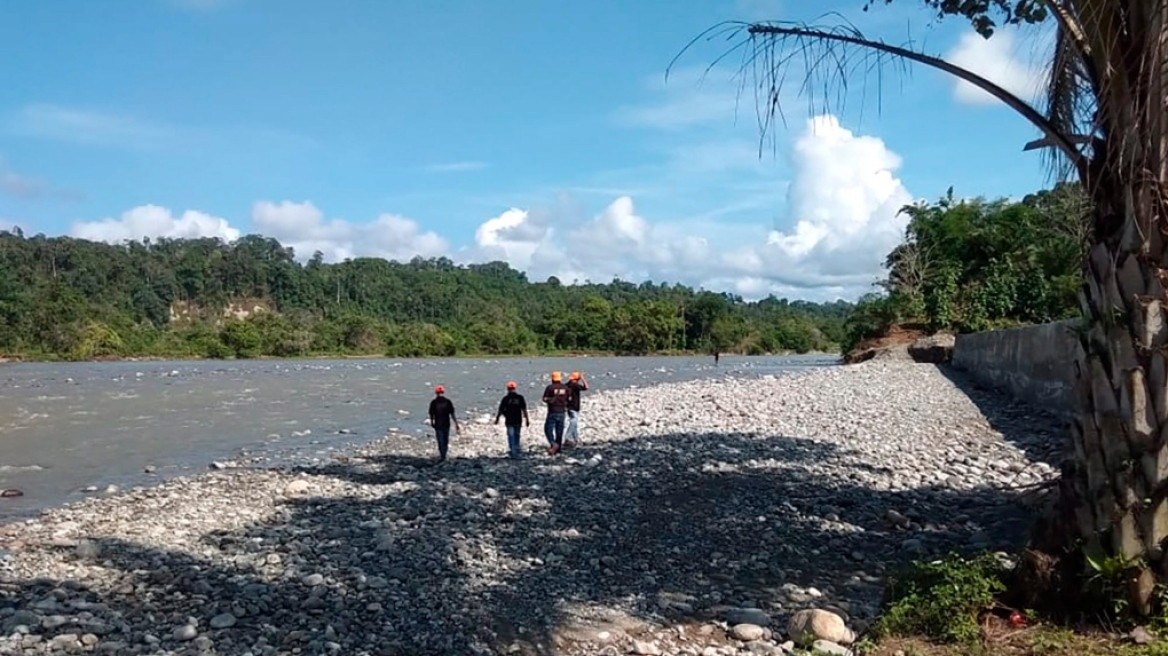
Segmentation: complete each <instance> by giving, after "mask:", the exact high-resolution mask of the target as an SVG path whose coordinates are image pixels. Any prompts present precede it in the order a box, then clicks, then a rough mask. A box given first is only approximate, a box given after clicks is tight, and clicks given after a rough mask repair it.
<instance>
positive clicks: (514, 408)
mask: <svg viewBox="0 0 1168 656" xmlns="http://www.w3.org/2000/svg"><path fill="white" fill-rule="evenodd" d="M516 387H518V385H516V384H515V381H511V382H509V383H507V396H504V397H503V400H502V401H500V402H499V412H497V413H496V414H495V425H496V426H498V425H499V417H503V418H504V419H505V420H506V421H505V422H504V424H503V425H504V426H506V427H507V452H508V455H510V456H511V459H512V460H515V459H517V458H519V430H520V428H519V427H520V425H521V424H527V426H528V427H529V428H530V427H531V420H530V419H529V418H528V417H527V399H525V398H523V395H522V394H520V393H519V392H516V391H515V388H516Z"/></svg>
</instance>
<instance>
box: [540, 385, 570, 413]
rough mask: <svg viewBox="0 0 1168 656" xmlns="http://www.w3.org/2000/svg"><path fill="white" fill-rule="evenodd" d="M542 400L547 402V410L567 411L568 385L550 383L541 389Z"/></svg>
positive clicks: (552, 411)
mask: <svg viewBox="0 0 1168 656" xmlns="http://www.w3.org/2000/svg"><path fill="white" fill-rule="evenodd" d="M543 402H544V403H546V404H547V407H548V412H550V413H556V412H567V411H568V386H567V385H565V384H563V383H552V384H551V385H548V386H547V387H545V388H544V390H543Z"/></svg>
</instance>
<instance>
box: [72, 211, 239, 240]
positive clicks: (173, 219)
mask: <svg viewBox="0 0 1168 656" xmlns="http://www.w3.org/2000/svg"><path fill="white" fill-rule="evenodd" d="M69 234H70V236H73V237H77V238H79V239H88V240H90V241H104V242H109V243H114V244H117V243H121V242H123V241H127V240H140V239H142V238H143V237H172V238H183V239H194V238H197V237H218V238H220V239H223V240H225V241H234V240H236V239H239V237H240V235H241V233H240V231H239V229H238V228H234V227H232V226H231V224H230V223H228V221H227V219H224V218H220V217H217V216H211V215H210V214H206V213H204V212H197V211H194V210H187V211H185V212H183V213H182V214H181V215H179V216H176V215H174V214H173V213H171V211H170V210H169V209H167V208H165V207H159V206H158V205H140V206H138V207H135V208H133V209H130V210H127V211H126V212H123V213H122V215H121V216H120V217H118V218H116V219H115V218H106V219H101V220H99V221H80V222H77V223H74V224H73V225H72V226H71V227H70V228H69Z"/></svg>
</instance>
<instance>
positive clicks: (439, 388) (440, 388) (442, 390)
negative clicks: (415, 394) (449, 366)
mask: <svg viewBox="0 0 1168 656" xmlns="http://www.w3.org/2000/svg"><path fill="white" fill-rule="evenodd" d="M434 393H435V394H445V393H446V388H445V387H443V386H441V385H438V386H437V387H435V388H434Z"/></svg>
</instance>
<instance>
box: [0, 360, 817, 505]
mask: <svg viewBox="0 0 1168 656" xmlns="http://www.w3.org/2000/svg"><path fill="white" fill-rule="evenodd" d="M834 362H835V358H834V357H826V356H783V357H725V358H722V360H721V362H720V363H719V365H718V366H715V365H714V362H713V359H712V358H709V357H646V358H616V357H605V358H595V357H577V358H514V359H512V358H508V359H502V360H485V359H484V360H478V359H449V360H429V359H426V360H388V359H350V360H251V361H227V362H224V361H200V362H112V363H109V362H107V363H69V364H41V363H18V364H5V365H0V488H17V489H19V490H22V491H23V492H24V496H22V497H15V498H0V524H2V523H4V522H5V521H10V520H12V519H15V518H18V517H21V516H27V515H30V514H34V513H36V512H37V511H39V510H41V509H43V508H47V507H52V506H56V505H59V504H61V503H66V502H68V501H71V500H75V499H79V498H81V497H82V495H84V494H87V493H88V492H86V490H85V488H89V487H91V486H97V487H98V488H104V487H105V486H107V485H111V484H112V485H117V486H119V487H126V486H132V485H142V484H149V483H152V482H157V481H158V480H160V478H164V477H167V476H174V475H179V474H184V473H190V472H191V471H198V470H202V469H205V468H206V467H207V466H208V465H209V464H210V463H211V462H215V461H224V460H230V459H233V458H239V457H241V455H251V456H256V455H258V456H263V457H267V458H271V459H273V460H274V461H281V460H288V459H299V458H304V457H313V456H319V455H323V454H325V453H327V452H329V451H332V450H336V449H343V448H346V447H349V446H352V445H355V444H361V443H366V442H369V441H371V440H374V439H377V438H381V437H383V436H385V435H386V433H387V431H388V430H391V429H396V431H398V432H400V433H402V434H406V435H410V434H415V435H421V434H424V433H426V426H425V424H424V423H423V421H424V419H425V417H426V407H427V404H428V403H429V400H430V399H431V398H432V397H433V392H432V389H433V386H434V385H436V384H442V385H445V386H446V390H447V395H448V396H449V397H450V398H451V399H452V400H453V401H454V403H455V406H456V407H457V409H458V410H459V414H460V415H461V416H467V414H468V413H469V414H478V413H483V412H491V411H492V410H493V409H494V408H495V407H496V404H497V403H498V400H499V398H500V397H501V395H502V394H503V393H504V392H505V390H504V389H503V387H504V384H505V383H506V382H507V380H515V381H516V382H518V383H519V388H520V391H524V392H525V393H526V394H527V395H528V398H529V400H531V397H532V396H536V397H538V395H539V393H540V392H541V391H542V389H543V386H544V385H545V384H546V382H547V376H548V372H550V371H552V370H556V369H559V370H563V371H564V372H565V373H567V372H570V371H576V370H579V371H582V372H584V375H585V376H586V377H587V378H588V381H589V384H590V385H591V388H592V390H594V391H600V390H604V389H618V388H627V387H634V386H644V385H649V384H653V383H656V382H670V381H683V380H692V379H698V378H707V377H724V376H746V377H760V376H764V375H770V374H776V373H782V372H786V371H791V370H795V369H802V368H806V367H816V366H831V365H832V364H834ZM147 468H150V469H151V470H152V472H151V473H147V472H146V470H147Z"/></svg>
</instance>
